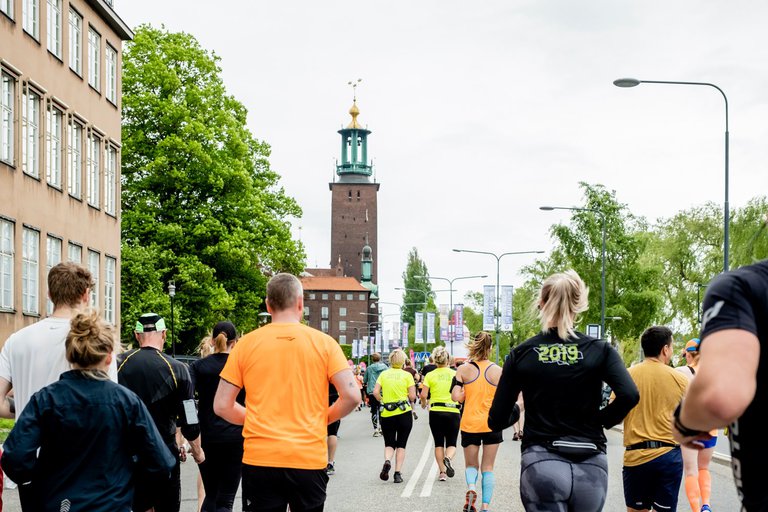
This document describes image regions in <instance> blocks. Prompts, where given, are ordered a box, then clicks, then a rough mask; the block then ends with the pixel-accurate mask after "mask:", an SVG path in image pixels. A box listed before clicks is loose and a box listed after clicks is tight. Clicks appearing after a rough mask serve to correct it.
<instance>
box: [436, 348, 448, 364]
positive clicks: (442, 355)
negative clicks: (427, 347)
mask: <svg viewBox="0 0 768 512" xmlns="http://www.w3.org/2000/svg"><path fill="white" fill-rule="evenodd" d="M432 360H433V361H434V362H435V364H436V365H437V366H446V365H447V364H448V362H449V361H450V360H451V355H450V354H449V353H448V351H447V350H446V349H445V347H435V349H434V350H433V351H432Z"/></svg>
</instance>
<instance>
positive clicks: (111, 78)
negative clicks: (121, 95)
mask: <svg viewBox="0 0 768 512" xmlns="http://www.w3.org/2000/svg"><path fill="white" fill-rule="evenodd" d="M104 58H105V60H106V62H105V63H104V65H105V69H104V71H105V72H106V73H107V76H106V80H107V83H106V87H107V99H108V100H109V101H111V102H112V103H114V104H115V105H117V51H116V50H115V49H114V48H112V47H111V46H109V45H107V52H106V53H105V54H104Z"/></svg>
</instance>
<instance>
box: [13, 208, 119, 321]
mask: <svg viewBox="0 0 768 512" xmlns="http://www.w3.org/2000/svg"><path fill="white" fill-rule="evenodd" d="M15 230H16V223H15V222H13V221H10V220H7V219H3V218H0V310H5V311H14V310H15V309H16V307H15V304H14V286H15V283H14V260H15V258H16V251H15V250H14V240H15ZM40 237H41V235H40V231H38V230H37V229H35V228H32V227H28V226H23V227H22V237H21V240H22V243H21V311H22V313H24V314H26V315H39V314H40V303H41V301H40V298H41V297H43V296H46V295H47V292H46V291H45V290H42V291H43V293H41V286H40V279H39V278H40V256H41V253H40ZM45 243H46V247H45V268H46V274H45V275H46V276H47V275H48V271H49V270H50V269H51V268H52V267H53V266H54V265H56V264H57V263H60V262H61V261H62V257H63V254H62V251H63V244H64V241H63V240H62V239H61V238H60V237H58V236H56V235H52V234H50V233H49V234H48V235H47V236H46V240H45ZM86 257H87V260H86V262H83V246H82V245H81V244H79V243H77V242H74V241H71V240H70V241H69V242H68V243H67V259H68V260H69V261H74V262H76V263H80V264H84V265H86V266H87V267H88V270H89V271H90V272H91V274H92V275H93V279H94V281H95V282H96V285H95V286H94V287H93V289H92V290H91V296H90V306H91V307H94V308H98V307H99V306H100V305H101V304H103V306H104V308H103V313H104V319H105V320H107V321H108V322H110V323H112V324H114V323H115V293H116V290H117V288H116V282H117V259H115V258H113V257H111V256H105V257H104V283H103V287H100V285H99V276H100V271H101V253H100V252H99V251H96V250H93V249H90V248H89V249H87V255H86ZM102 289H103V298H100V297H99V291H100V290H102ZM100 300H103V303H102V302H100ZM46 309H47V312H48V314H51V313H52V312H53V304H52V303H51V301H50V300H47V305H46Z"/></svg>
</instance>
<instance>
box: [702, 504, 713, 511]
mask: <svg viewBox="0 0 768 512" xmlns="http://www.w3.org/2000/svg"><path fill="white" fill-rule="evenodd" d="M701 512H712V509H711V508H709V505H702V506H701Z"/></svg>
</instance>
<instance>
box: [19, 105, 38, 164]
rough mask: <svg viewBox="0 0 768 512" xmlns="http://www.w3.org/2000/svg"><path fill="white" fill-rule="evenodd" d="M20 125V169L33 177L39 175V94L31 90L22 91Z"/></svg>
mask: <svg viewBox="0 0 768 512" xmlns="http://www.w3.org/2000/svg"><path fill="white" fill-rule="evenodd" d="M22 106H23V117H24V124H23V125H22V132H23V133H22V147H23V149H24V158H23V162H22V169H23V171H24V172H25V173H27V174H29V175H30V176H34V177H35V178H39V177H40V95H39V94H37V93H36V92H34V91H31V90H25V91H24V98H23V104H22Z"/></svg>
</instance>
